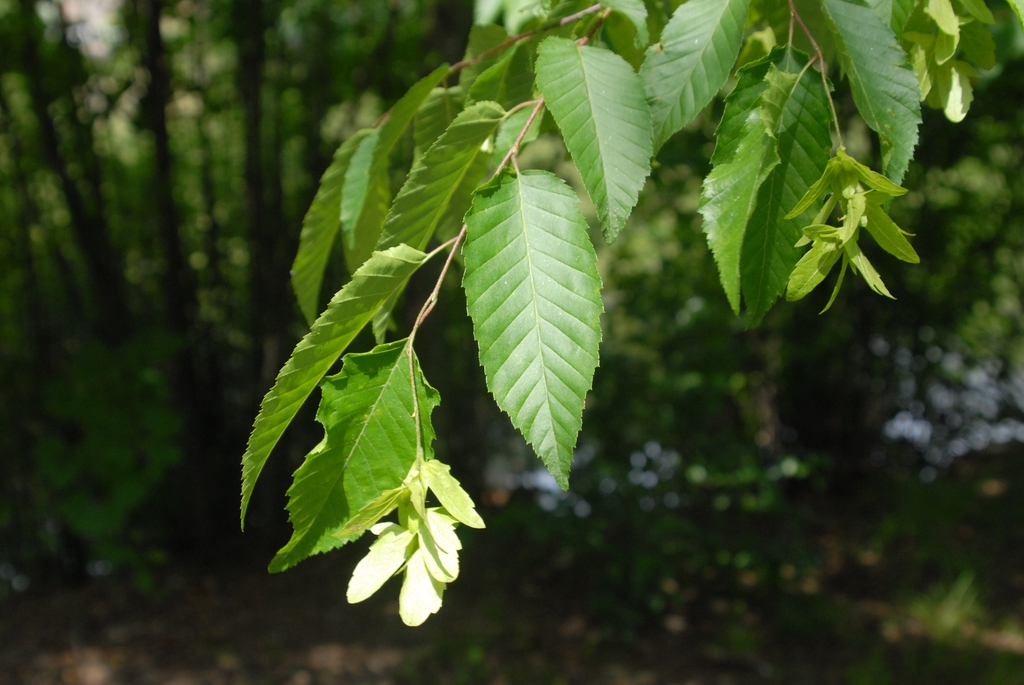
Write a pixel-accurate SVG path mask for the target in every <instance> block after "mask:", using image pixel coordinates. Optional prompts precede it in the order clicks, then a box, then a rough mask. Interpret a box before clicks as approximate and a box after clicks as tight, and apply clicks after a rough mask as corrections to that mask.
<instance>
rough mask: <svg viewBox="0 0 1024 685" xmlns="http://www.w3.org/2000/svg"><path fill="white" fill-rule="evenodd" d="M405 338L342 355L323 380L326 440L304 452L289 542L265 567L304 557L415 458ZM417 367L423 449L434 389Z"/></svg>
mask: <svg viewBox="0 0 1024 685" xmlns="http://www.w3.org/2000/svg"><path fill="white" fill-rule="evenodd" d="M408 342H409V341H408V340H407V339H406V340H399V341H396V342H393V343H389V344H387V345H380V346H378V347H376V348H374V349H373V351H371V352H367V353H364V354H349V355H346V356H345V359H344V364H343V366H342V369H341V373H339V374H337V375H335V376H331V377H328V378H326V379H324V382H323V383H322V384H321V389H322V392H323V399H322V400H321V402H320V409H319V411H318V412H317V417H316V418H317V421H319V422H320V423H321V424H323V426H324V430H325V432H326V437H325V438H324V441H323V442H322V443H321V444H320V445H318V446H317V448H316V449H314V450H313V451H312V452H310V453H309V455H307V457H306V460H305V462H303V464H302V466H300V467H299V469H298V470H297V471H296V472H295V481H294V483H293V484H292V486H291V487H290V488H289V489H288V511H289V517H288V520H289V521H290V522H291V524H292V528H293V529H294V530H293V532H292V537H291V540H289V541H288V544H287V545H285V546H284V547H282V548H281V550H280V551H279V552H278V553H277V556H275V557H274V559H273V561H271V563H270V571H271V572H272V573H274V572H278V571H283V570H285V569H287V568H290V567H292V566H294V565H295V564H297V563H299V562H300V561H302V560H303V559H305V558H306V557H307V556H309V554H310V553H311V552H312V550H313V546H314V545H315V544H316V542H317V541H318V540H319V539H320V537H321V536H322V535H323V534H324V532H326V531H328V530H333V529H336V528H337V527H338V526H339V525H342V524H345V523H346V522H347V521H348V520H349V519H351V518H352V517H353V516H355V515H357V514H358V513H359V512H360V511H361V510H362V509H363V508H364V507H365V506H366V505H368V504H370V503H372V502H374V501H375V500H376V499H377V498H378V497H380V495H381V494H382V492H383V491H384V490H388V489H394V488H397V487H399V486H401V485H402V481H403V480H404V479H405V477H406V475H407V474H408V473H409V470H410V469H411V468H412V465H413V463H414V462H415V461H416V451H417V443H416V421H415V419H414V417H413V397H412V379H411V377H410V368H409V367H410V363H409V355H410V354H411V352H410V349H409V344H408ZM413 361H414V365H415V367H416V389H417V394H418V396H419V411H420V425H421V428H422V432H423V444H424V446H429V445H430V444H432V442H433V438H434V435H433V429H432V428H431V424H430V414H431V412H432V411H433V409H434V407H436V406H437V404H438V402H439V398H438V395H437V392H436V391H435V390H434V389H433V388H431V387H430V386H429V385H427V383H426V381H425V380H424V379H423V375H422V373H421V372H420V371H419V364H418V362H416V361H415V355H413Z"/></svg>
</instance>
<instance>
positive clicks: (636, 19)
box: [601, 0, 651, 48]
mask: <svg viewBox="0 0 1024 685" xmlns="http://www.w3.org/2000/svg"><path fill="white" fill-rule="evenodd" d="M601 4H602V5H604V6H605V7H611V8H612V9H613V10H615V11H616V12H621V13H622V15H623V16H625V17H626V18H627V19H629V20H630V21H631V22H632V23H633V26H634V27H635V28H636V44H637V46H638V47H641V48H643V47H647V44H648V43H650V42H651V35H650V33H648V31H647V7H645V6H644V3H643V0H605V1H604V2H602V3H601Z"/></svg>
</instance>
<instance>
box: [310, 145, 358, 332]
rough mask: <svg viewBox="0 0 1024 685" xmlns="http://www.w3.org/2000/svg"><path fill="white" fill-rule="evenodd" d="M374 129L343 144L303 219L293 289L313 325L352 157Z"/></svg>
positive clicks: (322, 179) (339, 216) (338, 221)
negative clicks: (342, 191)
mask: <svg viewBox="0 0 1024 685" xmlns="http://www.w3.org/2000/svg"><path fill="white" fill-rule="evenodd" d="M370 133H371V130H370V129H363V130H362V131H359V132H357V133H356V134H355V135H353V136H352V137H351V138H349V139H348V140H346V141H345V142H344V144H342V145H341V146H340V147H339V148H338V150H337V152H335V153H334V160H333V161H332V162H331V165H330V166H329V167H327V171H325V172H324V175H323V176H322V177H321V179H320V187H319V189H317V191H316V197H314V198H313V203H312V204H311V205H310V206H309V211H307V212H306V216H305V218H304V219H303V220H302V233H301V234H300V235H299V250H298V253H297V254H296V255H295V261H294V262H293V263H292V288H293V289H294V290H295V297H296V298H297V299H298V301H299V309H300V310H302V313H303V315H304V316H305V317H306V321H307V322H308V323H309V324H311V325H312V323H313V320H314V319H316V315H317V313H318V312H319V299H320V287H321V286H322V284H323V280H324V270H325V269H326V268H327V259H328V258H329V257H330V255H331V248H332V247H333V246H334V239H335V237H336V236H337V234H338V227H339V226H341V188H342V186H343V184H344V181H345V171H346V170H347V169H348V167H349V162H351V160H352V155H354V154H355V152H356V149H357V148H358V147H359V143H360V141H362V140H363V139H364V138H365V137H366V136H367V135H369V134H370Z"/></svg>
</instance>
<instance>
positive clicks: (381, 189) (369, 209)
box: [341, 64, 448, 272]
mask: <svg viewBox="0 0 1024 685" xmlns="http://www.w3.org/2000/svg"><path fill="white" fill-rule="evenodd" d="M447 74H448V65H446V64H442V65H441V66H440V67H438V68H437V69H435V70H434V71H432V72H431V73H430V74H428V75H427V76H425V77H423V78H422V79H420V80H419V81H418V82H417V83H416V84H415V85H414V86H413V87H412V88H410V89H409V90H408V92H407V93H406V94H405V95H403V96H402V98H401V99H400V100H399V101H398V102H396V103H395V106H394V107H392V108H391V111H390V112H389V113H388V115H387V120H386V121H385V122H384V123H383V124H382V125H381V126H380V129H379V130H378V132H377V136H376V143H375V144H372V145H371V144H370V143H369V142H368V139H364V144H365V145H366V149H365V150H364V149H362V146H360V147H361V149H360V150H359V151H358V152H357V153H356V157H358V158H360V160H361V162H360V164H359V165H358V167H357V166H356V165H355V164H354V162H355V159H354V160H353V164H351V165H350V166H349V169H348V172H347V173H346V178H345V189H343V190H342V199H341V201H342V221H341V226H342V231H343V232H344V233H345V245H346V247H347V248H348V249H347V250H346V253H345V262H346V264H347V265H348V268H349V271H350V272H354V271H355V270H356V269H357V268H358V267H359V265H360V264H362V262H363V261H365V260H366V259H367V258H368V257H369V256H370V254H371V253H372V252H373V247H374V245H376V244H377V242H378V240H379V239H380V234H381V228H382V226H383V225H384V218H385V217H386V216H387V214H386V212H387V205H388V199H389V198H390V181H389V177H388V164H389V160H390V157H391V152H392V150H394V148H395V145H396V144H397V143H398V141H399V140H400V139H401V138H402V136H403V135H404V134H405V131H406V129H408V128H409V124H411V123H412V121H413V119H414V118H415V116H416V113H417V112H418V111H419V109H420V106H421V105H422V104H423V101H424V100H426V99H427V97H428V96H429V95H430V93H431V92H432V91H433V89H434V86H436V85H437V84H438V83H439V82H440V81H441V79H443V78H444V77H445V76H446V75H447ZM350 183H351V189H350V188H349V185H350Z"/></svg>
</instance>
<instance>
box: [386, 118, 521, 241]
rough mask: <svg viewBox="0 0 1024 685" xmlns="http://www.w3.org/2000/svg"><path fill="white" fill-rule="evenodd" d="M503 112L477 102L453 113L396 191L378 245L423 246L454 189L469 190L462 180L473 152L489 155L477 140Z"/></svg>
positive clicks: (494, 125)
mask: <svg viewBox="0 0 1024 685" xmlns="http://www.w3.org/2000/svg"><path fill="white" fill-rule="evenodd" d="M504 115H505V110H503V109H502V108H501V107H500V106H498V105H497V104H495V103H493V102H478V103H476V104H474V105H471V106H470V107H467V108H466V109H465V110H463V111H462V113H461V114H459V116H458V117H456V118H455V121H453V122H452V125H451V126H449V127H448V130H447V131H445V132H444V133H443V134H442V135H441V137H440V138H438V139H437V141H436V142H435V143H434V144H433V145H431V146H430V149H429V150H427V151H426V152H425V153H424V154H423V157H422V158H421V159H420V163H419V164H417V165H416V167H415V168H414V169H413V170H412V172H411V173H410V174H409V178H408V179H407V180H406V182H405V185H403V186H402V189H401V190H400V191H398V196H397V197H395V202H394V204H393V205H392V206H391V211H390V212H389V213H388V218H387V221H385V222H384V232H383V234H382V235H381V237H380V242H379V243H378V245H377V249H378V250H384V249H387V248H389V247H392V246H394V245H399V244H403V243H404V244H406V245H409V246H411V247H414V248H416V249H420V250H422V249H423V248H424V247H426V245H427V243H428V242H429V241H430V238H431V236H433V235H434V231H435V230H436V229H437V226H438V224H439V223H440V222H441V220H442V218H443V217H444V216H445V212H446V210H447V209H448V207H449V206H450V205H451V204H452V201H453V200H454V199H455V197H456V195H458V194H459V192H460V191H461V192H462V193H463V194H468V193H469V192H470V191H471V190H472V189H471V188H470V189H466V188H465V187H463V186H462V181H463V179H464V177H465V176H466V174H467V173H468V172H469V171H470V170H471V169H472V168H473V166H474V162H476V161H477V158H478V157H480V156H485V157H486V156H488V155H489V153H488V152H484V151H483V150H482V149H481V146H482V145H483V143H484V141H486V140H487V139H488V138H489V137H490V136H491V134H492V133H494V130H495V129H497V128H498V124H500V123H501V120H502V117H503V116H504Z"/></svg>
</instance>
